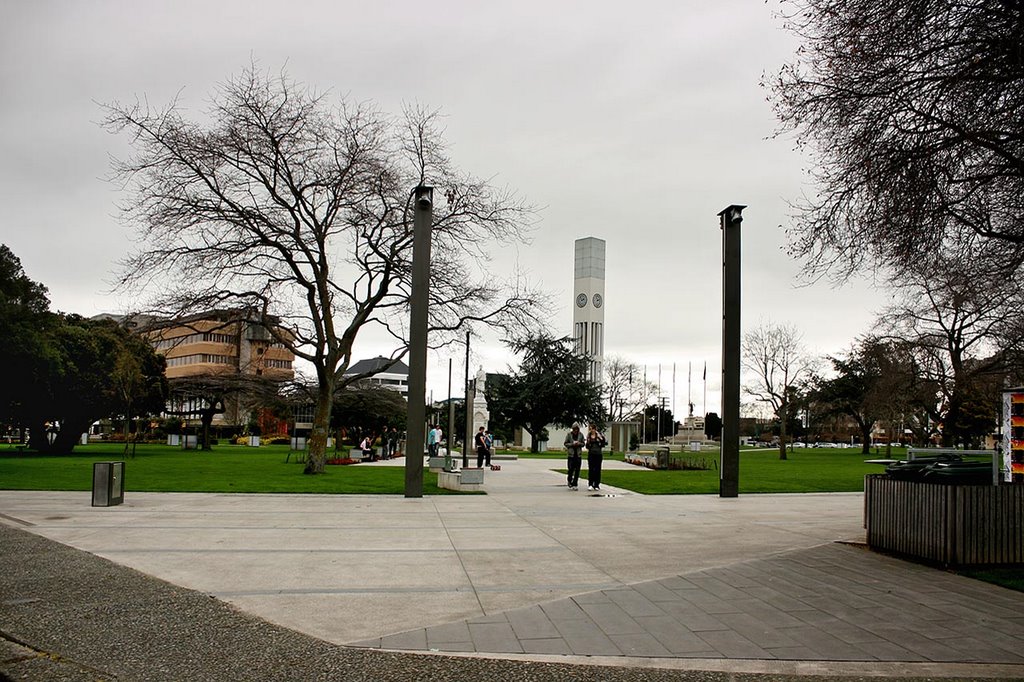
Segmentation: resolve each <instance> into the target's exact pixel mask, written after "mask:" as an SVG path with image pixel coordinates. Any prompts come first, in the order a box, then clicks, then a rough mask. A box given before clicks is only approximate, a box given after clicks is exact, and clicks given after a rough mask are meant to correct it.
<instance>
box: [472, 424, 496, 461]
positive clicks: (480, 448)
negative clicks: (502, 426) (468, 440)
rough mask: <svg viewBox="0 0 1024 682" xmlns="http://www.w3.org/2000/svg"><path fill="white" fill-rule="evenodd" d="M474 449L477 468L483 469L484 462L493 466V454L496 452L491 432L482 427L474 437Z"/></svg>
mask: <svg viewBox="0 0 1024 682" xmlns="http://www.w3.org/2000/svg"><path fill="white" fill-rule="evenodd" d="M473 447H474V448H475V449H476V466H477V468H478V469H479V468H480V467H482V466H483V465H484V462H486V463H487V466H491V453H492V452H494V436H492V435H491V432H490V431H489V430H487V429H485V428H484V427H482V426H481V427H480V429H479V430H478V431H477V432H476V435H475V436H473Z"/></svg>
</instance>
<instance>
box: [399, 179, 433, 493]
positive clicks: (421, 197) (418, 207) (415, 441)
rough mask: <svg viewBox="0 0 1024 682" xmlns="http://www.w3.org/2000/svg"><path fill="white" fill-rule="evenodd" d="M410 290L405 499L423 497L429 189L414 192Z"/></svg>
mask: <svg viewBox="0 0 1024 682" xmlns="http://www.w3.org/2000/svg"><path fill="white" fill-rule="evenodd" d="M413 193H414V195H415V197H414V199H413V244H412V290H411V294H410V299H409V308H410V311H409V417H408V419H407V421H408V433H409V437H408V441H407V442H406V445H405V496H406V497H423V443H424V441H425V440H426V437H425V435H424V431H425V426H424V422H425V421H426V412H427V410H426V398H427V312H428V311H427V307H428V295H427V294H428V290H429V288H430V224H431V222H432V221H433V218H434V212H433V198H434V190H433V188H431V187H423V186H419V187H417V188H416V189H415V190H413Z"/></svg>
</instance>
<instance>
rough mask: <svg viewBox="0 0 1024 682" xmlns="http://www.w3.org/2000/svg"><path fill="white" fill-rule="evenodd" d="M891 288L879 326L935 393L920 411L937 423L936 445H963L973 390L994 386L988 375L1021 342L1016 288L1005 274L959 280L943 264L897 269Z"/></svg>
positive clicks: (1020, 293)
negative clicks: (900, 344) (893, 293)
mask: <svg viewBox="0 0 1024 682" xmlns="http://www.w3.org/2000/svg"><path fill="white" fill-rule="evenodd" d="M896 286H897V287H898V288H897V292H898V293H897V300H896V302H895V303H894V304H893V306H891V307H890V308H889V309H888V310H887V311H886V312H885V314H884V315H883V317H882V321H881V322H880V326H881V329H882V330H884V331H886V332H888V333H889V334H891V335H892V337H894V338H897V339H901V340H902V341H904V342H905V343H907V344H909V345H910V346H911V348H912V350H913V353H914V355H915V358H916V363H917V365H918V367H919V371H920V373H921V376H922V380H923V381H925V382H927V383H928V384H929V385H931V386H934V388H935V390H936V391H937V396H936V398H935V400H934V401H933V402H932V404H931V405H930V406H927V407H929V411H930V414H929V417H930V418H931V420H932V421H933V422H934V423H941V424H942V427H943V428H942V440H943V444H944V445H955V444H960V443H963V442H966V441H968V440H970V439H971V437H972V432H973V431H974V430H975V429H974V427H972V426H971V425H970V424H969V422H973V421H974V420H973V418H970V417H969V412H970V410H966V409H965V406H968V405H969V403H972V402H975V401H976V400H977V397H978V396H977V393H978V391H979V390H981V391H983V392H984V391H988V392H993V391H995V390H997V389H998V384H999V381H998V380H996V381H995V382H994V386H995V387H996V388H993V377H1000V376H1002V375H1003V374H1005V373H1006V372H1007V371H1008V370H1009V369H1010V367H1009V364H1008V363H1009V361H1010V360H1011V359H1013V358H1016V357H1017V352H1018V349H1019V348H1020V347H1021V344H1022V342H1024V325H1021V324H1019V323H1018V322H1017V318H1018V317H1019V311H1020V310H1021V308H1022V306H1024V290H1022V288H1021V284H1020V282H1019V281H1018V280H1017V279H1016V278H1012V277H1002V276H989V277H982V276H978V275H975V276H972V277H965V276H964V275H963V273H961V272H959V271H958V270H957V269H956V268H955V266H954V264H953V263H949V262H945V263H942V262H939V263H938V264H935V265H932V264H928V263H925V264H922V265H919V266H918V267H917V268H915V269H912V270H907V271H904V272H903V273H902V274H901V276H900V280H899V281H898V282H896ZM995 398H996V396H989V399H990V400H995ZM975 435H976V434H975Z"/></svg>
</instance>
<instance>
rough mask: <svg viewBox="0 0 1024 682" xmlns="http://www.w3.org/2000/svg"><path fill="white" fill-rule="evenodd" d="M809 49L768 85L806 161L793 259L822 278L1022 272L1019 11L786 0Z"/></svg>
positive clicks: (1023, 104)
mask: <svg viewBox="0 0 1024 682" xmlns="http://www.w3.org/2000/svg"><path fill="white" fill-rule="evenodd" d="M785 6H786V7H787V9H785V10H784V15H785V19H786V24H787V28H788V29H789V30H790V31H791V32H793V33H794V34H796V35H797V36H798V37H799V38H801V39H802V45H801V46H800V48H799V49H798V51H797V54H796V57H795V59H794V60H793V62H792V63H790V64H788V65H787V66H785V67H784V68H783V69H782V71H781V72H780V73H779V74H778V76H777V77H776V78H775V79H773V80H772V81H771V82H770V83H768V84H767V85H768V87H769V88H770V90H771V91H772V95H773V101H774V105H775V107H776V111H777V114H778V116H779V118H780V120H781V121H782V128H783V129H782V132H791V131H792V132H795V133H796V135H797V141H798V145H799V146H800V147H801V148H803V149H805V150H807V151H808V152H809V153H810V155H811V156H812V164H811V169H812V170H811V171H810V175H811V179H812V181H813V183H814V185H815V188H814V194H813V195H812V196H810V197H807V198H805V199H804V200H803V201H802V202H800V203H799V204H798V205H797V206H796V208H797V214H796V223H795V225H794V227H793V229H792V231H791V237H792V241H791V246H792V249H793V251H794V252H795V253H796V254H798V255H800V256H803V257H805V259H806V261H807V263H808V265H809V266H810V267H811V268H813V269H814V271H815V272H817V273H819V274H820V273H822V272H824V271H832V272H833V273H834V274H835V273H838V274H841V275H849V274H850V273H852V272H853V271H855V270H857V269H858V268H861V267H863V266H872V265H883V266H884V265H894V266H900V267H904V266H910V265H913V264H914V263H915V262H916V261H917V260H918V259H919V258H920V256H921V255H922V254H924V253H929V252H932V251H935V250H936V249H940V248H941V249H942V250H944V251H946V252H948V253H951V254H961V253H963V252H974V251H978V250H979V249H980V250H981V251H983V252H984V254H985V257H984V258H980V259H975V260H966V259H963V258H961V269H963V268H965V267H967V266H968V265H970V266H971V267H981V268H985V269H996V270H1001V271H1003V272H1009V271H1013V270H1015V269H1016V268H1017V267H1018V266H1019V265H1020V264H1021V262H1022V261H1024V116H1021V113H1020V112H1021V111H1022V110H1024V4H1022V3H1021V2H1018V1H1013V2H1009V1H1007V2H995V1H991V0H969V1H967V2H931V1H929V0H786V2H785Z"/></svg>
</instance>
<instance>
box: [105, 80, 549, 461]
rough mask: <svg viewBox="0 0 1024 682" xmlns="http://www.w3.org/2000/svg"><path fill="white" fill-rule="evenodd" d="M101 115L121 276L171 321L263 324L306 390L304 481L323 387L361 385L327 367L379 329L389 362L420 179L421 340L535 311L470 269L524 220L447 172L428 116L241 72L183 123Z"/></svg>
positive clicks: (321, 446)
mask: <svg viewBox="0 0 1024 682" xmlns="http://www.w3.org/2000/svg"><path fill="white" fill-rule="evenodd" d="M332 102H336V103H332ZM105 110H106V119H105V126H106V128H107V129H108V130H110V131H111V132H114V133H124V134H126V135H128V136H129V138H130V140H131V144H132V147H133V155H131V156H130V157H128V158H123V159H119V160H115V162H114V166H113V170H114V173H113V176H114V179H115V180H116V181H119V182H121V183H122V184H123V185H124V186H125V188H126V189H127V191H128V198H127V200H126V201H125V202H124V204H123V206H122V209H123V216H124V218H125V220H126V221H127V222H128V223H129V224H130V225H131V226H132V227H134V228H135V229H136V230H137V236H138V239H139V241H140V246H139V248H138V250H137V251H136V252H135V254H134V255H133V256H131V257H130V258H129V259H128V260H127V261H126V263H125V267H124V272H123V275H122V279H121V286H122V287H123V288H125V289H128V290H131V291H133V292H136V293H138V294H140V295H141V296H143V298H144V299H145V300H147V301H148V305H147V308H148V309H149V310H151V311H153V312H157V313H160V314H164V315H170V316H173V317H177V316H183V315H187V314H189V313H195V312H202V311H205V310H209V309H211V308H223V307H237V308H240V309H244V310H246V311H248V313H249V314H251V315H253V316H255V317H256V318H257V319H265V318H266V317H267V316H269V315H274V316H277V317H278V318H280V320H281V322H282V326H281V328H280V329H277V328H273V327H268V328H270V330H271V333H273V334H274V336H275V337H276V340H277V341H278V342H280V343H282V344H284V345H285V346H286V347H288V348H289V349H290V350H291V351H292V352H293V353H295V355H296V356H297V357H299V358H301V359H303V360H306V361H307V362H309V363H310V364H311V365H312V367H313V371H314V372H315V374H316V382H317V384H318V389H319V390H318V394H317V395H318V399H317V404H316V410H315V417H314V426H313V430H312V433H311V437H310V458H309V465H308V466H307V467H306V472H307V473H319V472H322V471H323V464H324V452H325V448H326V441H327V433H328V425H329V423H330V416H331V400H332V396H334V395H335V392H336V390H337V389H339V388H341V387H343V386H344V385H346V384H348V383H351V382H354V381H358V380H360V379H363V378H365V377H364V376H354V377H346V376H344V375H345V372H346V371H347V369H348V367H349V366H350V364H351V363H352V360H353V357H352V353H353V347H354V344H355V342H356V338H357V336H359V335H360V334H364V333H365V332H366V330H368V329H371V328H374V329H376V330H377V332H378V335H380V332H383V334H384V335H387V336H389V337H390V338H391V339H392V340H393V343H394V352H393V353H392V354H391V359H392V360H393V361H397V360H399V359H401V358H402V357H403V356H404V355H405V354H406V352H407V350H408V341H407V338H408V337H407V333H406V331H407V329H406V327H407V325H408V305H409V296H410V279H411V277H410V275H411V259H412V224H411V222H412V221H411V204H410V191H411V190H412V189H413V188H414V187H416V186H418V185H426V186H432V187H434V188H435V197H434V198H435V201H434V223H433V249H432V259H431V287H430V325H431V331H430V337H429V338H430V339H431V345H433V346H438V345H442V344H445V343H448V342H451V341H452V339H453V338H454V335H452V334H451V332H453V331H454V330H456V329H462V328H466V327H467V326H472V325H474V324H478V323H482V324H489V325H499V326H507V325H513V324H515V325H526V324H528V323H529V322H530V321H531V318H532V316H533V315H534V313H535V309H536V306H537V304H538V297H537V296H536V295H535V294H533V293H531V292H529V291H527V290H526V289H525V287H523V286H522V284H521V282H518V281H511V282H501V281H495V280H494V279H493V278H491V277H489V276H488V275H487V273H486V264H487V255H486V254H487V249H488V246H489V244H491V243H493V242H494V241H495V240H497V241H499V242H500V241H504V242H520V241H522V240H524V239H525V238H526V236H527V233H528V230H529V227H530V225H531V223H532V215H533V213H532V211H531V209H530V207H528V206H526V205H524V204H523V203H522V202H521V201H519V200H518V199H517V198H516V197H515V196H514V195H513V194H512V193H510V192H508V191H505V190H500V189H496V188H494V187H492V186H491V185H490V184H488V183H487V182H486V181H482V180H479V179H477V178H474V177H472V176H470V175H467V174H465V173H463V172H461V171H459V170H457V169H456V168H455V167H454V165H453V164H452V163H451V160H450V159H449V157H448V153H447V148H446V145H445V142H444V139H443V136H442V133H441V130H440V129H439V127H438V116H437V114H436V112H431V111H426V110H423V109H421V108H415V107H410V108H407V109H406V111H404V113H403V115H401V116H398V117H392V116H388V115H385V114H383V113H381V112H380V111H378V110H377V109H375V108H374V107H373V106H371V105H368V104H364V103H353V102H351V101H347V100H346V99H344V98H329V97H328V96H327V95H324V94H320V93H317V92H315V91H313V90H312V89H310V88H307V87H303V86H301V85H298V84H296V83H295V82H293V81H292V80H290V79H289V78H288V76H287V75H286V74H284V73H282V74H280V75H276V76H275V75H272V74H269V73H262V72H260V71H258V70H257V68H256V67H255V66H252V67H250V68H248V69H246V70H245V71H243V72H242V73H241V74H240V75H239V76H237V77H234V78H231V79H229V80H227V81H225V82H224V83H223V84H222V85H220V86H219V88H218V89H217V90H216V91H215V92H214V93H213V95H212V97H211V100H210V104H209V106H208V109H207V110H206V111H205V112H204V115H203V116H202V117H201V118H199V119H198V120H190V119H188V118H186V116H185V113H184V110H183V108H182V107H181V106H180V105H179V104H178V102H173V103H171V104H170V105H169V106H168V107H166V108H164V109H152V108H150V107H148V106H146V105H143V104H139V103H134V104H129V105H124V104H121V103H117V102H115V103H112V104H108V105H106V106H105ZM381 369H382V370H383V369H387V367H382V368H381Z"/></svg>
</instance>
